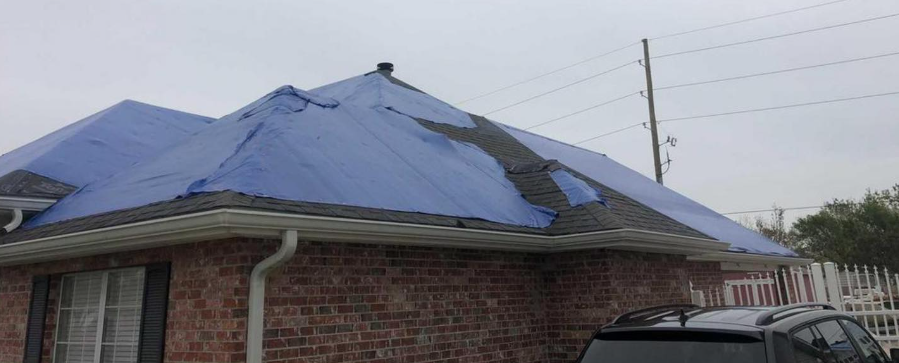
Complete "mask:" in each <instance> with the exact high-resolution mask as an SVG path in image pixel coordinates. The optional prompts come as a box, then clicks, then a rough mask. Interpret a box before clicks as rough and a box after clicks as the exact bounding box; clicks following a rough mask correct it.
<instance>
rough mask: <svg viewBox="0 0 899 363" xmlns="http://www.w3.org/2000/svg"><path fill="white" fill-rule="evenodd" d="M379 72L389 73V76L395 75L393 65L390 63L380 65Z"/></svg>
mask: <svg viewBox="0 0 899 363" xmlns="http://www.w3.org/2000/svg"><path fill="white" fill-rule="evenodd" d="M378 70H379V71H384V72H387V73H388V74H390V73H393V63H390V62H383V63H378Z"/></svg>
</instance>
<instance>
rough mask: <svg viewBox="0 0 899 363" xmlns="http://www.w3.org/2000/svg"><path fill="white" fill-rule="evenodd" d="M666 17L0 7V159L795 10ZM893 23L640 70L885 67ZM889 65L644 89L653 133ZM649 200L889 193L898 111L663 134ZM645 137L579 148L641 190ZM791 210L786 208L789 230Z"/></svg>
mask: <svg viewBox="0 0 899 363" xmlns="http://www.w3.org/2000/svg"><path fill="white" fill-rule="evenodd" d="M821 2H825V1H820V0H816V1H812V0H790V1H783V0H753V1H745V0H718V1H708V0H681V1H634V0H611V1H520V0H519V1H483V0H479V1H422V0H415V1H411V0H410V1H397V0H390V1H333V2H324V1H279V2H276V1H265V2H263V1H253V2H236V1H222V0H216V1H183V0H179V1H142V2H137V1H122V0H115V1H105V0H104V1H90V2H80V1H13V0H0V4H2V5H0V130H2V131H0V152H3V153H5V152H8V151H10V150H12V149H14V148H16V147H19V146H21V145H24V144H26V143H28V142H30V141H32V140H34V139H36V138H38V137H40V136H43V135H45V134H47V133H49V132H52V131H53V130H56V129H58V128H60V127H62V126H64V125H67V124H69V123H72V122H74V121H77V120H79V119H81V118H83V117H85V116H88V115H90V114H92V113H94V112H97V111H99V110H101V109H103V108H106V107H108V106H110V105H112V104H114V103H116V102H118V101H120V100H122V99H126V98H127V99H134V100H138V101H142V102H146V103H150V104H154V105H159V106H163V107H168V108H174V109H178V110H183V111H187V112H193V113H198V114H202V115H207V116H213V117H219V116H222V115H224V114H227V113H229V112H231V111H233V110H235V109H237V108H240V107H241V106H243V105H245V104H247V103H249V102H251V101H253V100H255V99H257V98H259V97H261V96H262V95H264V94H265V93H267V92H269V91H271V90H273V89H274V88H276V87H278V86H280V85H284V84H291V85H294V86H296V87H298V88H303V89H310V88H314V87H317V86H320V85H323V84H327V83H330V82H334V81H338V80H341V79H344V78H348V77H350V76H354V75H357V74H360V73H363V72H367V71H370V70H373V69H374V65H375V64H376V63H377V62H380V61H392V62H393V63H395V64H396V72H394V75H395V76H397V77H398V78H400V79H403V80H405V81H407V82H409V83H411V84H413V85H415V86H417V87H419V88H422V89H423V90H425V91H427V92H429V93H430V94H432V95H434V96H436V97H438V98H442V99H444V100H446V101H449V102H455V101H459V100H463V99H466V98H469V97H471V96H475V95H478V94H481V93H484V92H487V91H490V90H492V89H495V88H498V87H501V86H505V85H507V84H510V83H514V82H517V81H520V80H522V79H526V78H528V77H531V76H534V75H537V74H540V73H542V72H545V71H548V70H552V69H555V68H558V67H561V66H565V65H567V64H570V63H574V62H577V61H580V60H582V59H585V58H589V57H591V56H594V55H597V54H601V53H604V52H606V51H608V50H611V49H614V48H617V47H620V46H622V45H626V44H629V43H632V42H636V41H638V40H639V39H641V38H644V37H650V38H652V37H657V36H660V35H664V34H669V33H674V32H679V31H684V30H690V29H693V28H698V27H703V26H708V25H714V24H718V23H723V22H728V21H734V20H739V19H744V18H748V17H753V16H758V15H763V14H768V13H773V12H778V11H783V10H788V9H793V8H797V7H802V6H808V5H813V4H817V3H821ZM893 13H899V1H896V0H848V1H844V2H842V3H839V4H834V5H829V6H824V7H819V8H815V9H811V10H807V11H802V12H798V13H793V14H789V15H784V16H779V17H774V18H770V19H764V20H759V21H754V22H750V23H745V24H740V25H734V26H730V27H725V28H720V29H716V30H711V31H704V32H699V33H695V34H690V35H685V36H681V37H674V38H668V39H660V40H658V41H654V42H652V43H651V46H652V51H653V53H654V54H664V53H670V52H677V51H682V50H689V49H694V48H701V47H707V46H713V45H717V44H722V43H729V42H734V41H741V40H747V39H752V38H757V37H764V36H769V35H776V34H781V33H787V32H793V31H798V30H803V29H808V28H814V27H820V26H827V25H831V24H837V23H843V22H849V21H854V20H859V19H864V18H869V17H875V16H880V15H888V14H893ZM897 39H899V17H894V18H890V19H885V20H880V21H875V22H870V23H865V24H859V25H855V26H848V27H841V28H837V29H832V30H826V31H821V32H815V33H810V34H805V35H798V36H794V37H788V38H782V39H778V40H773V41H767V42H756V43H752V44H748V45H743V46H734V47H728V48H723V49H718V50H713V51H707V52H697V53H692V54H688V55H683V56H678V57H669V58H661V59H658V60H654V61H653V73H654V78H655V84H656V86H657V87H658V86H665V85H670V84H679V83H684V82H695V81H702V80H707V79H714V78H721V77H730V76H737V75H741V74H747V73H757V72H765V71H772V70H778V69H783V68H791V67H800V66H806V65H812V64H818V63H825V62H831V61H838V60H843V59H849V58H858V57H865V56H871V55H877V54H883V53H890V52H897V51H899V41H897ZM640 57H642V49H641V48H640V47H637V46H635V47H631V48H628V49H627V50H625V51H622V52H619V53H616V54H614V55H612V56H608V57H604V58H601V59H598V60H596V61H593V62H589V63H586V64H583V65H581V66H578V67H575V68H572V69H569V70H567V71H565V72H561V73H559V74H556V75H553V76H551V77H546V78H543V79H540V80H538V81H535V82H532V83H529V84H527V85H524V86H521V87H517V88H514V89H511V90H508V91H506V92H502V93H498V94H495V95H493V96H491V97H485V98H482V99H478V100H475V101H472V102H468V103H465V104H463V105H461V106H460V107H461V108H463V109H465V110H467V111H470V112H472V113H483V112H487V111H489V110H492V109H495V108H498V107H501V106H504V105H506V104H509V103H513V102H515V101H518V100H520V99H524V98H527V97H529V96H532V95H535V94H538V93H540V92H543V91H545V90H548V89H552V88H554V87H558V86H560V85H563V84H566V83H568V82H572V81H575V80H577V79H579V78H583V77H585V76H589V75H591V74H594V73H597V72H600V71H602V70H605V69H609V68H612V67H615V66H618V65H620V64H622V63H624V62H627V61H631V60H636V59H638V58H640ZM897 64H899V57H887V58H881V59H877V60H870V61H865V62H856V63H851V64H844V65H838V66H832V67H825V68H818V69H813V70H806V71H799V72H791V73H785V74H780V75H775V76H769V77H758V78H752V79H746V80H740V81H733V82H725V83H719V84H712V85H705V86H698V87H691V88H683V89H677V90H668V91H659V92H658V93H657V114H658V117H659V118H660V119H665V118H675V117H681V116H690V115H697V114H706V113H717V112H727V111H732V110H741V109H749V108H759V107H769V106H778V105H784V104H791V103H802V102H810V101H818V100H827V99H834V98H843V97H853V96H860V95H866V94H874V93H884V92H892V91H899V67H897ZM644 82H645V80H644V78H643V69H642V68H640V67H639V66H638V65H632V66H629V67H626V68H623V69H621V70H620V71H616V72H613V73H610V74H608V75H606V76H603V77H598V78H596V79H593V80H590V81H588V82H584V83H582V84H579V85H578V86H576V87H571V88H568V89H565V90H563V91H559V92H556V93H554V94H552V95H550V96H547V97H543V98H540V99H537V100H535V101H532V102H528V103H525V104H522V105H520V106H517V107H514V108H511V109H508V110H505V111H502V112H498V113H495V114H491V115H490V118H492V119H496V120H498V121H501V122H504V123H507V124H510V125H513V126H518V127H527V126H531V125H534V124H537V123H540V122H542V121H545V120H547V119H551V118H554V117H557V116H560V115H563V114H566V113H569V112H572V111H576V110H578V109H581V108H585V107H588V106H591V105H593V104H596V103H600V102H603V101H605V100H609V99H612V98H615V97H618V96H621V95H623V94H627V93H630V92H634V91H637V90H640V89H642V88H643V87H644V86H645V83H644ZM646 119H647V111H646V102H645V100H644V99H642V98H640V97H631V98H628V99H625V100H622V101H620V102H616V103H614V104H610V105H608V106H605V107H602V108H598V109H595V110H592V111H590V112H585V113H582V114H579V115H577V116H574V117H571V118H568V119H565V120H563V121H559V122H556V123H553V124H550V125H546V126H544V127H540V128H536V129H534V130H533V131H535V132H537V133H540V134H543V135H547V136H550V137H553V138H557V139H559V140H562V141H568V142H574V141H579V140H582V139H584V138H586V137H589V136H593V135H597V134H601V133H604V132H607V131H610V130H614V129H617V128H620V127H624V126H627V125H631V124H634V123H637V122H641V121H645V120H646ZM661 126H662V137H663V138H664V137H665V136H667V135H672V136H675V137H677V138H678V140H679V142H678V144H677V147H675V148H672V149H671V150H670V154H671V158H672V159H674V163H673V165H672V167H671V170H670V171H669V172H668V174H666V175H665V180H666V185H667V186H669V187H671V188H673V189H675V190H677V191H679V192H681V193H683V194H685V195H687V196H689V197H691V198H693V199H695V200H697V201H699V202H701V203H704V204H706V205H708V206H709V207H711V208H713V209H715V210H717V211H719V212H729V211H739V210H751V209H764V208H769V207H770V206H771V205H772V204H774V203H777V204H778V205H780V206H785V207H793V206H807V205H819V204H821V203H822V202H824V201H826V200H829V199H831V198H834V197H840V198H847V197H859V196H861V195H862V194H863V192H864V190H865V189H867V188H873V189H884V188H888V187H889V186H891V185H893V184H896V183H899V142H897V136H899V96H886V97H880V98H873V99H867V100H861V101H855V102H845V103H834V104H828V105H818V106H811V107H801V108H795V109H787V110H778V111H770V112H760V113H749V114H742V115H734V116H724V117H715V118H707V119H697V120H689V121H680V122H671V123H667V124H665V123H663V124H662V125H661ZM649 137H650V136H649V133H648V132H647V131H645V130H643V129H642V128H634V129H631V130H628V131H625V132H622V133H619V134H615V135H612V136H609V137H605V138H602V139H598V140H596V141H594V142H590V143H586V144H583V145H582V146H584V147H586V148H589V149H592V150H596V151H600V152H603V153H606V154H608V155H609V156H611V157H612V158H614V159H616V160H618V161H619V162H621V163H623V164H625V165H627V166H629V167H631V168H634V169H636V170H638V171H640V172H642V173H643V174H645V175H652V157H651V152H650V145H651V143H650V140H649ZM804 213H807V212H789V214H788V216H789V217H790V219H791V220H792V219H794V218H796V217H798V216H801V215H803V214H804Z"/></svg>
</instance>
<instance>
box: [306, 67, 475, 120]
mask: <svg viewBox="0 0 899 363" xmlns="http://www.w3.org/2000/svg"><path fill="white" fill-rule="evenodd" d="M372 75H377V77H372ZM311 92H312V93H314V94H317V95H320V96H324V97H331V98H333V99H336V100H338V101H341V102H348V103H352V104H355V105H358V106H362V107H384V108H387V109H390V110H393V111H395V112H398V113H401V114H404V115H406V116H409V117H416V118H421V119H425V120H428V121H431V122H437V123H444V124H450V125H453V126H458V127H475V124H474V122H473V121H471V116H469V115H468V113H467V112H465V111H461V110H459V109H457V108H455V107H453V106H451V105H450V104H448V103H446V102H443V101H441V100H438V99H436V98H434V97H432V96H431V95H428V94H426V93H421V92H416V91H413V90H410V89H408V88H405V87H400V86H397V85H395V84H393V83H391V82H390V81H389V80H388V79H387V78H384V77H382V76H380V75H379V74H377V73H373V74H371V75H368V76H357V77H353V78H350V79H347V80H345V81H341V82H337V83H333V84H329V85H326V86H322V87H319V88H316V89H313V90H312V91H311Z"/></svg>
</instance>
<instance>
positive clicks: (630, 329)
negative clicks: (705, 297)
mask: <svg viewBox="0 0 899 363" xmlns="http://www.w3.org/2000/svg"><path fill="white" fill-rule="evenodd" d="M892 353H895V354H894V356H897V358H899V350H896V349H894V350H893V352H892ZM578 362H581V363H675V362H676V363H693V362H696V363H855V362H858V363H888V362H892V361H891V360H890V359H889V358H888V357H887V355H886V354H885V353H884V351H883V350H882V349H881V348H880V345H879V344H878V343H877V341H876V340H875V339H874V337H872V336H871V334H869V333H868V332H867V331H866V330H865V329H864V328H862V327H861V326H860V325H859V323H858V322H857V321H856V320H855V319H853V318H851V317H849V316H848V315H845V314H841V313H839V312H837V311H836V310H834V308H833V307H831V306H830V305H825V304H795V305H788V306H782V307H717V308H700V307H698V306H695V305H666V306H658V307H654V308H649V309H643V310H638V311H634V312H631V313H627V314H624V315H622V316H620V317H618V318H617V319H615V321H613V322H612V323H611V324H609V325H608V326H605V327H603V328H602V329H600V330H599V331H598V332H596V334H595V335H594V336H593V339H591V341H590V343H589V344H587V347H586V348H584V351H583V352H582V353H581V356H580V358H578ZM897 362H899V360H897Z"/></svg>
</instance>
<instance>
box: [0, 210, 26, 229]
mask: <svg viewBox="0 0 899 363" xmlns="http://www.w3.org/2000/svg"><path fill="white" fill-rule="evenodd" d="M20 225H22V210H21V209H18V208H17V209H13V210H12V221H10V222H9V224H7V225H6V226H4V227H3V228H2V229H0V232H2V233H0V235H3V234H4V233H9V232H12V231H13V230H14V229H16V228H19V226H20Z"/></svg>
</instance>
